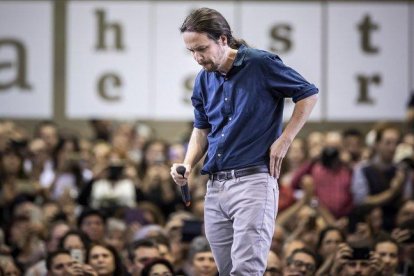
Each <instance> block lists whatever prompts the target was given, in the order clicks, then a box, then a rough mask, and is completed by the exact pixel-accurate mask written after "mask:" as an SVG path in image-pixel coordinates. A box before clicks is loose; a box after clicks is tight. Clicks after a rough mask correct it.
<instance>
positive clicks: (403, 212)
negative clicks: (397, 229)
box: [396, 200, 414, 226]
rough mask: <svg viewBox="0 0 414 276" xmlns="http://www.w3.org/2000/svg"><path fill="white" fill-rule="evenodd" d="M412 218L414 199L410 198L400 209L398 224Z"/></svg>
mask: <svg viewBox="0 0 414 276" xmlns="http://www.w3.org/2000/svg"><path fill="white" fill-rule="evenodd" d="M412 219H414V200H408V201H407V202H405V203H404V205H403V206H402V207H401V209H400V210H399V211H398V214H397V219H396V222H397V226H398V225H401V224H402V223H404V222H406V221H408V220H412Z"/></svg>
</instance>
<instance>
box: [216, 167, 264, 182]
mask: <svg viewBox="0 0 414 276" xmlns="http://www.w3.org/2000/svg"><path fill="white" fill-rule="evenodd" d="M255 173H269V169H268V168H267V166H254V167H248V168H243V169H238V170H229V171H219V172H216V173H212V174H210V176H209V179H210V180H229V179H232V178H238V177H243V176H247V175H251V174H255Z"/></svg>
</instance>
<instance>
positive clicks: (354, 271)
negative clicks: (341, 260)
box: [342, 260, 372, 276]
mask: <svg viewBox="0 0 414 276" xmlns="http://www.w3.org/2000/svg"><path fill="white" fill-rule="evenodd" d="M342 275H343V276H372V271H371V268H370V266H369V260H348V261H347V262H346V263H345V265H344V268H343V274H342Z"/></svg>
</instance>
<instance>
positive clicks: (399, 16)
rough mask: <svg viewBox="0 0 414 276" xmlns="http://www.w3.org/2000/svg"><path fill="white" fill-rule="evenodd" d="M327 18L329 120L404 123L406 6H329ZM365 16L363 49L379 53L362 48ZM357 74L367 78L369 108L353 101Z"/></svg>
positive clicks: (406, 91)
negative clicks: (366, 47)
mask: <svg viewBox="0 0 414 276" xmlns="http://www.w3.org/2000/svg"><path fill="white" fill-rule="evenodd" d="M328 15H329V20H328V29H329V30H328V39H329V44H328V89H327V90H328V94H327V96H328V100H327V103H328V104H327V108H328V110H327V113H328V114H327V119H328V120H351V121H353V120H355V121H358V120H382V119H384V120H401V119H403V116H404V110H405V102H406V101H407V97H408V90H409V83H408V74H407V71H408V66H409V64H408V62H409V61H408V60H409V56H408V35H407V34H408V19H409V18H408V4H407V3H380V4H375V3H355V2H352V3H328ZM366 16H368V17H369V24H368V25H370V26H369V27H368V28H369V29H370V30H371V31H370V32H366V34H368V35H366V37H368V39H367V40H368V41H369V43H367V45H368V48H370V49H378V52H377V53H366V52H364V51H363V50H362V46H361V43H362V42H361V41H362V39H363V35H362V32H361V31H360V30H359V28H360V27H359V26H361V24H362V23H363V22H364V20H366V19H365V18H366ZM362 25H363V24H362ZM368 25H367V26H368ZM411 51H412V49H411ZM375 75H378V76H379V77H380V80H379V81H378V82H377V80H375V79H374V76H375ZM358 76H363V77H366V78H369V79H370V81H369V83H370V84H369V85H368V89H367V91H368V97H370V98H372V103H371V104H367V103H365V104H361V103H358V102H357V99H358V98H359V95H360V92H359V91H361V88H360V82H358V80H357V78H358Z"/></svg>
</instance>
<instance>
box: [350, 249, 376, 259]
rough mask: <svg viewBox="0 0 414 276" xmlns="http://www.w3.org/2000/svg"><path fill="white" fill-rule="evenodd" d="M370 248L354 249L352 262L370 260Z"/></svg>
mask: <svg viewBox="0 0 414 276" xmlns="http://www.w3.org/2000/svg"><path fill="white" fill-rule="evenodd" d="M369 252H371V249H370V248H369V247H352V257H351V260H369Z"/></svg>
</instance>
